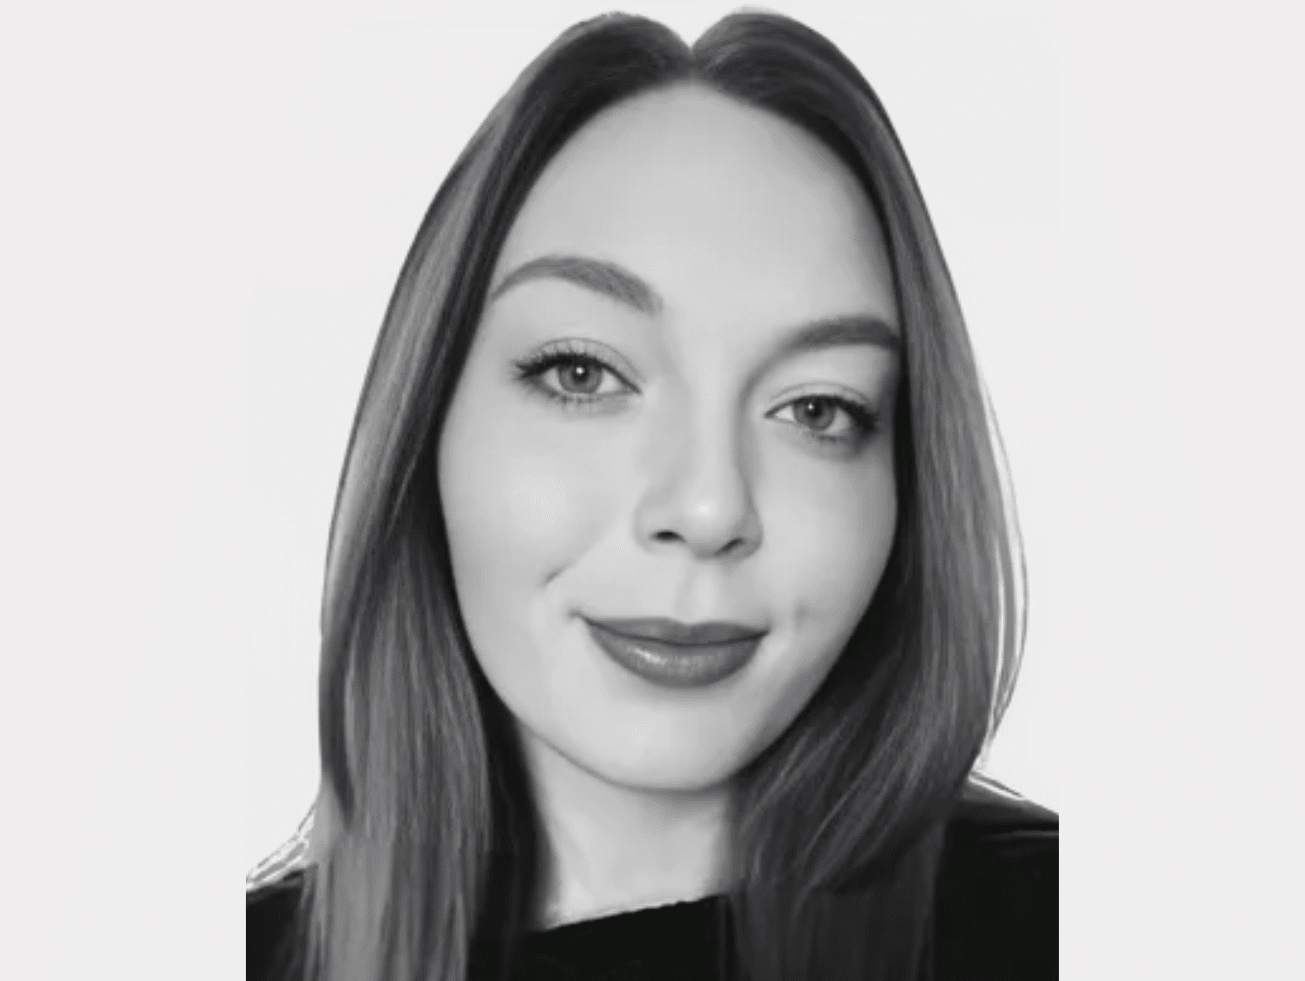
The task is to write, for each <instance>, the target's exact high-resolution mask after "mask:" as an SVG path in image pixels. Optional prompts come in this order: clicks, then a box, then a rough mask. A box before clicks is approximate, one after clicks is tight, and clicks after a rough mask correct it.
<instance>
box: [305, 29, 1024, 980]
mask: <svg viewBox="0 0 1305 981" xmlns="http://www.w3.org/2000/svg"><path fill="white" fill-rule="evenodd" d="M673 84H696V85H704V86H709V87H712V88H714V89H716V90H718V91H720V92H722V93H725V94H727V95H729V96H732V97H734V98H737V99H739V100H742V101H743V102H746V103H749V104H751V105H754V106H758V107H761V108H763V109H766V110H768V111H770V112H773V113H775V114H777V115H778V116H781V117H783V118H785V119H787V120H790V121H792V122H794V123H796V124H797V125H799V126H801V127H803V128H805V129H806V130H807V131H809V132H810V133H812V134H813V135H814V136H816V137H817V138H819V139H820V140H821V141H823V142H824V143H825V144H826V145H827V146H829V147H830V148H831V149H832V150H833V151H834V152H835V153H836V154H837V155H838V156H839V157H840V158H841V159H842V160H843V162H844V163H846V164H847V165H848V166H849V167H850V168H851V170H852V171H853V172H854V173H855V174H856V176H857V177H858V178H859V179H860V181H861V182H862V184H863V186H864V188H865V190H866V193H867V195H868V197H869V199H870V201H871V203H872V204H873V206H874V208H875V210H876V212H877V214H878V217H879V219H880V222H881V224H882V227H883V229H884V233H885V236H886V239H887V242H888V246H889V253H890V258H891V262H892V267H893V273H894V277H895V281H896V290H897V295H898V303H899V310H900V313H901V318H902V333H903V364H904V376H903V383H902V385H901V389H900V392H899V396H898V398H899V406H898V410H897V420H898V422H897V431H896V433H895V437H894V438H895V462H896V468H897V479H898V487H899V512H898V515H899V516H898V528H897V533H896V538H895V541H894V545H893V551H892V554H891V557H890V559H889V562H888V566H887V569H886V570H885V572H884V575H883V578H882V581H881V583H880V585H879V588H878V590H877V592H876V594H875V596H874V599H873V601H872V602H871V605H870V607H869V609H868V610H867V612H866V614H865V616H864V618H863V620H862V622H861V624H860V626H859V627H858V629H857V631H856V632H855V634H854V635H853V637H852V639H851V641H850V642H849V644H848V645H847V648H846V650H845V651H844V653H843V655H842V657H841V658H840V660H839V661H838V663H837V664H836V666H835V667H834V669H833V671H832V672H831V673H830V675H829V677H828V678H827V680H826V682H825V683H824V685H823V686H822V687H821V688H820V690H819V691H818V692H817V693H816V695H815V696H814V697H813V698H812V700H811V701H810V703H809V704H808V705H807V706H806V707H805V708H804V710H803V711H802V712H801V714H800V715H799V716H798V718H797V719H796V720H795V722H794V723H793V724H792V725H791V726H790V727H789V729H788V730H786V731H785V732H784V733H783V734H782V735H781V736H780V737H779V738H778V739H777V740H776V741H775V742H774V743H773V744H772V745H771V746H770V747H769V748H768V749H767V750H766V751H765V752H764V753H763V754H762V755H761V756H760V757H759V758H758V759H756V760H755V761H754V762H753V763H752V764H750V765H749V766H748V767H747V769H746V770H745V771H744V772H743V773H741V774H739V775H738V778H737V781H736V782H737V790H736V794H735V799H734V801H733V814H734V818H733V823H734V836H733V846H732V847H733V849H734V851H733V855H732V859H733V865H734V868H735V870H736V873H737V874H736V876H735V880H736V881H735V882H734V884H733V885H732V887H731V891H730V893H729V896H728V906H729V910H730V914H731V922H732V924H733V928H732V936H733V944H732V948H733V949H732V950H731V951H729V955H730V956H731V957H732V958H733V962H734V964H735V965H736V972H737V975H738V976H743V977H748V978H751V979H753V981H780V979H785V981H794V979H801V978H820V979H824V981H832V979H837V978H842V977H847V978H851V977H857V978H882V979H888V978H915V977H920V976H922V972H925V971H927V960H928V958H927V934H928V926H929V918H930V910H931V908H932V902H933V882H934V878H935V876H936V870H937V864H938V856H939V852H940V848H941V830H942V821H943V820H944V817H945V815H946V814H947V812H948V810H949V808H950V806H951V804H952V802H953V801H954V800H955V799H956V796H957V795H958V793H959V791H960V789H961V787H962V785H963V784H964V781H965V779H966V777H967V776H968V774H969V773H970V771H971V769H972V768H973V766H974V764H975V761H976V760H977V759H978V757H979V755H980V753H981V751H982V749H983V748H984V746H985V744H986V740H987V739H988V738H990V736H991V734H992V732H993V731H995V728H996V726H997V724H998V722H999V721H1000V718H1001V715H1002V712H1003V711H1004V708H1005V704H1006V701H1007V700H1008V698H1009V695H1010V691H1011V688H1012V686H1013V683H1014V678H1015V675H1016V671H1017V667H1018V662H1019V652H1020V649H1021V644H1022V640H1023V630H1022V623H1023V615H1024V612H1023V590H1024V582H1023V570H1022V560H1021V558H1020V546H1019V539H1018V531H1017V527H1016V524H1015V517H1014V510H1013V503H1012V501H1011V498H1010V492H1009V488H1008V486H1007V485H1006V484H1005V482H1004V478H1003V473H1004V471H1003V469H1002V463H1001V460H1002V454H1001V447H1000V440H999V437H998V435H997V432H996V428H995V423H994V421H993V419H992V417H991V413H990V411H989V407H988V403H987V399H986V396H985V393H984V390H983V386H982V383H981V381H980V377H979V373H978V369H977V367H976V365H975V362H974V358H973V355H972V352H971V348H970V343H969V340H968V337H967V334H966V330H965V325H964V322H963V319H962V316H961V312H960V308H959V305H958V302H957V299H956V295H955V292H954V289H953V287H952V283H951V279H950V276H949V274H948V271H947V267H946V265H945V262H944V260H943V256H942V252H941V250H940V247H939V244H938V241H937V239H936V237H935V234H934V231H933V227H932V224H931V222H930V219H929V216H928V213H927V211H926V209H925V205H924V202H923V199H922V197H921V194H920V191H919V189H918V187H917V185H916V182H915V179H914V177H913V175H912V172H911V169H910V166H909V164H908V162H907V159H906V156H905V154H904V152H903V150H902V148H901V146H900V144H899V142H898V140H897V137H896V135H895V133H894V131H893V128H892V126H891V124H890V122H889V120H888V117H887V115H886V114H885V112H884V110H883V107H882V106H881V105H880V103H879V100H878V99H877V97H876V96H875V94H874V92H873V91H872V90H871V88H870V86H869V85H868V84H867V82H866V81H865V79H864V78H863V77H862V76H861V74H860V73H859V72H858V70H857V69H856V68H855V67H854V66H853V65H852V64H851V63H850V62H849V61H848V60H847V59H846V58H845V57H844V56H843V55H842V54H841V53H840V52H839V51H838V50H837V49H836V48H835V47H834V46H833V45H832V44H831V43H830V42H828V41H827V40H825V39H824V38H823V37H821V36H820V35H819V34H817V33H815V32H813V31H811V30H809V29H808V28H806V27H804V26H802V25H801V24H799V23H797V22H795V21H793V20H791V19H788V18H785V17H782V16H779V15H773V14H762V13H740V14H735V15H731V16H729V17H726V18H725V19H724V20H722V21H720V22H718V23H717V24H716V25H715V26H714V27H712V28H711V29H710V30H708V31H707V32H706V34H704V35H703V36H702V37H701V38H700V39H699V40H698V41H697V42H696V43H695V44H693V45H692V46H689V45H687V44H685V42H684V41H682V40H681V39H680V38H679V37H678V36H676V35H675V34H674V33H672V32H671V31H670V30H668V29H667V28H665V27H662V26H661V25H659V24H657V23H655V22H653V21H650V20H646V19H643V18H640V17H633V16H626V15H618V14H614V15H607V16H603V17H599V18H595V19H593V20H589V21H586V22H584V23H581V24H579V25H577V26H575V27H573V28H571V29H570V30H568V31H566V32H565V33H563V34H562V36H561V37H560V38H558V40H557V41H556V42H554V43H553V45H552V46H550V47H549V48H548V49H547V50H546V51H545V52H544V53H543V54H542V55H540V56H539V57H538V58H537V59H536V60H535V61H534V62H533V63H532V64H531V65H530V66H529V67H528V68H527V69H526V70H525V71H524V72H523V73H522V75H521V76H520V77H519V78H518V80H517V81H516V83H515V84H514V85H513V86H512V88H511V90H510V91H509V92H508V93H507V94H506V95H505V96H504V97H503V99H502V100H501V101H500V102H499V103H498V104H497V106H496V107H495V108H494V110H493V111H492V112H491V114H490V116H489V118H488V119H487V120H486V121H485V122H484V123H483V125H482V126H481V127H480V129H479V130H478V131H477V133H476V134H475V136H474V137H473V138H472V140H471V142H470V144H469V145H468V146H467V148H466V150H465V151H464V152H463V154H462V155H461V157H460V158H459V159H458V161H457V163H456V164H455V166H454V167H453V169H452V171H451V173H450V174H449V176H448V177H447V179H446V180H445V181H444V183H443V185H442V186H441V187H440V188H439V190H438V192H437V194H436V195H435V198H434V201H433V202H432V204H431V206H430V208H429V210H428V212H427V214H426V216H425V218H424V220H423V221H422V223H421V226H420V228H419V230H418V232H417V235H416V239H415V241H414V243H413V245H412V247H411V250H410V251H409V253H408V256H407V259H406V261H405V263H404V265H403V268H402V271H401V272H400V275H399V277H398V281H397V284H396V286H395V288H394V292H393V296H392V298H391V301H390V304H389V307H388V309H387V311H386V313H385V318H384V321H383V324H382V327H381V331H380V334H379V337H378V340H377V343H376V346H375V349H374V351H373V354H372V358H371V362H370V364H369V366H368V370H367V375H366V380H365V383H364V386H363V392H362V396H361V399H360V402H359V406H358V410H357V414H356V416H355V419H354V424H353V431H352V434H351V437H350V441H349V449H348V453H347V456H346V460H345V464H344V469H343V474H342V477H341V481H340V485H339V489H338V495H337V500H336V506H335V512H334V516H333V520H332V526H331V539H330V550H329V555H328V559H327V570H326V588H325V597H324V602H323V609H322V657H321V673H320V686H319V698H320V720H319V721H320V733H319V737H320V744H321V758H322V788H321V793H320V796H319V800H318V804H317V812H318V816H317V822H318V823H317V826H316V827H315V828H314V832H313V834H314V842H313V874H312V881H313V886H312V888H311V889H309V890H306V892H305V901H304V906H303V909H302V910H301V914H302V925H303V927H304V929H305V930H306V940H307V955H308V961H309V963H308V967H309V973H310V976H312V977H315V978H318V979H320V981H382V979H385V981H418V979H421V981H463V979H465V978H467V977H468V976H469V975H470V972H471V967H472V963H473V958H475V957H477V956H479V955H478V954H477V945H476V939H477V938H478V937H483V936H486V935H488V933H490V932H492V933H493V934H494V935H495V937H497V938H499V939H501V941H502V943H501V944H500V945H499V949H504V950H510V949H511V947H512V944H513V943H514V941H515V939H516V938H518V937H520V936H521V934H522V933H523V932H524V931H525V930H526V929H527V927H528V917H529V915H530V910H531V908H532V903H533V900H534V895H535V889H536V883H537V881H538V871H539V870H538V867H537V866H538V862H537V855H538V853H539V850H540V847H539V841H540V836H539V828H538V823H537V817H536V810H535V804H534V801H533V800H532V799H531V793H530V788H529V783H528V781H527V780H526V778H525V771H524V767H523V763H522V754H521V748H520V746H519V745H518V743H517V741H516V737H515V734H514V732H513V729H512V727H511V726H510V725H509V724H508V723H507V719H506V718H505V716H506V709H505V708H504V706H503V705H502V703H501V702H499V700H498V699H497V697H496V696H495V694H494V692H493V691H492V689H490V687H489V686H488V684H487V683H486V681H485V679H484V677H483V675H482V674H481V673H480V671H479V668H478V666H477V664H476V660H475V658H474V657H473V656H472V652H471V649H470V644H469V642H468V639H467V635H466V632H465V629H464V627H463V625H462V622H461V618H460V614H459V608H458V603H457V598H456V595H455V593H454V586H453V580H452V575H451V570H450V565H449V558H448V549H447V543H446V541H445V532H444V527H443V519H442V517H441V507H440V501H439V494H438V487H437V483H436V479H435V476H436V467H435V465H434V453H435V451H436V446H437V443H438V434H439V433H440V431H441V426H442V422H443V419H444V416H445V413H446V410H447V407H448V405H449V402H450V399H451V397H452V395H453V391H454V387H455V385H456V383H457V380H458V377H459V373H460V371H461V369H462V365H463V363H464V361H465V359H466V357H467V353H468V350H469V348H470V345H471V341H472V336H473V332H474V330H475V327H476V324H477V321H478V318H479V314H480V309H481V307H482V305H483V302H484V299H485V294H486V290H487V287H488V283H489V277H490V274H491V271H492V269H493V266H494V262H495V259H496V256H497V254H498V251H499V248H500V246H501V245H502V242H503V240H504V238H505V236H506V234H507V231H508V229H509V227H510V225H511V223H512V221H513V218H514V216H515V215H516V213H517V211H518V209H519V208H520V206H521V204H522V201H523V199H524V197H525V195H526V194H527V193H528V191H529V189H530V187H531V186H532V184H533V183H534V181H535V179H536V178H537V177H538V175H539V173H540V172H541V170H542V169H543V167H544V166H545V165H546V164H547V162H548V161H549V160H550V158H551V157H552V156H553V155H554V154H555V153H556V152H557V151H558V149H559V148H560V147H561V146H562V145H563V143H565V142H566V140H567V139H568V138H569V137H570V136H571V135H572V134H574V133H575V132H576V131H577V130H578V129H579V128H580V127H581V126H583V125H584V124H585V123H586V122H587V121H588V120H590V119H592V118H593V117H594V116H595V115H596V114H597V113H599V112H600V111H602V110H603V109H605V108H607V107H609V106H612V105H614V104H615V103H617V102H619V101H621V100H623V99H626V98H629V97H631V96H633V95H636V94H638V93H641V92H644V91H648V90H651V89H653V88H656V87H660V86H666V85H673ZM858 944H861V945H864V949H858V948H856V945H858ZM831 950H836V951H837V958H836V960H832V961H827V960H825V958H827V957H828V956H829V952H830V951H831ZM492 967H493V968H494V969H495V971H503V972H506V971H507V970H508V969H510V965H509V964H507V963H506V962H504V963H495V964H493V965H492ZM503 976H506V975H505V974H504V975H503Z"/></svg>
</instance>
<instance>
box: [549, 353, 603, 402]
mask: <svg viewBox="0 0 1305 981" xmlns="http://www.w3.org/2000/svg"><path fill="white" fill-rule="evenodd" d="M599 371H600V369H599V368H598V367H597V366H596V365H592V364H586V363H585V362H583V361H572V362H570V363H569V364H565V365H562V366H561V367H559V368H558V370H557V374H558V378H559V380H560V381H561V383H562V387H563V388H564V389H566V390H567V391H569V392H579V393H581V394H583V395H592V394H593V393H594V392H596V391H598V382H599V379H600V375H599Z"/></svg>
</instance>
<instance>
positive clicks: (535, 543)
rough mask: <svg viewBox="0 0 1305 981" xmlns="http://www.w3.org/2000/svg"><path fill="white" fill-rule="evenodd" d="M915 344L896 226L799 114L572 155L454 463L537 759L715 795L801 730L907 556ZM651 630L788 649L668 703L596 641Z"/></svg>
mask: <svg viewBox="0 0 1305 981" xmlns="http://www.w3.org/2000/svg"><path fill="white" fill-rule="evenodd" d="M541 259H548V260H549V261H547V262H543V263H538V262H537V260H541ZM600 263H601V264H602V265H598V264H600ZM531 264H534V265H531ZM518 271H520V273H519V274H518V275H514V274H515V273H518ZM898 336H899V334H898V311H897V306H896V302H895V298H894V292H893V285H892V277H891V271H890V266H889V262H888V259H887V255H886V250H885V246H884V243H883V235H882V231H881V229H880V227H879V225H878V222H877V220H876V218H875V215H874V212H873V210H872V209H871V207H870V205H869V203H868V201H867V200H866V198H865V196H864V193H863V192H862V190H861V189H860V187H859V186H858V184H857V183H856V180H855V178H854V177H853V175H852V174H851V172H850V171H849V170H848V169H847V168H846V167H845V166H844V165H843V164H842V163H841V162H840V161H839V160H837V158H836V157H835V156H834V155H833V154H832V153H831V152H830V151H828V150H827V149H825V148H824V147H823V146H822V145H821V144H820V143H819V142H817V141H816V140H814V139H813V138H811V137H809V136H807V135H805V134H804V133H803V132H802V131H800V130H798V129H797V128H795V127H794V126H792V125H791V124H789V123H787V122H785V121H783V120H780V119H778V118H776V117H773V116H771V115H769V114H768V113H764V112H761V111H759V110H756V109H752V108H748V107H745V106H742V105H740V104H738V103H735V102H734V101H732V100H729V99H727V98H725V97H723V96H721V95H718V94H715V93H713V92H710V91H708V90H705V89H702V88H692V87H678V88H674V89H670V90H664V91H661V92H655V93H651V94H645V95H643V96H640V97H638V98H636V99H634V100H632V101H630V102H627V103H625V104H622V105H618V106H616V107H614V108H612V109H610V110H608V111H607V112H605V113H603V114H602V115H600V116H599V117H598V118H596V119H595V120H594V121H592V122H591V123H590V124H588V125H587V126H586V127H584V128H583V129H582V130H581V131H580V132H579V133H578V134H577V135H576V136H575V137H574V138H573V139H572V140H571V141H570V142H569V143H568V144H567V145H566V146H565V147H564V148H563V149H562V150H561V151H560V152H559V153H558V154H557V156H556V157H555V158H554V159H553V160H552V161H551V162H550V163H549V165H548V167H547V168H546V170H545V171H544V173H543V174H542V175H541V177H540V179H539V180H538V182H537V183H536V185H535V186H534V187H533V188H532V189H531V191H530V194H529V196H528V197H527V199H526V201H525V204H524V206H523V207H522V209H521V212H520V214H519V216H518V217H517V219H516V222H515V224H514V225H513V226H512V228H511V230H510V232H509V234H508V237H507V240H506V242H505V243H504V246H503V249H502V253H501V255H500V256H499V259H498V264H497V266H496V269H495V272H494V275H493V279H492V282H491V287H490V299H489V301H488V302H487V305H486V307H485V311H484V316H483V319H482V321H481V323H480V325H479V328H478V330H477V333H476V337H475V341H474V343H473V346H472V349H471V352H470V354H469V356H468V360H467V363H466V367H465V369H464V371H463V374H462V376H461V378H460V380H459V384H458V388H457V391H456V393H455V395H454V399H453V402H452V405H451V407H450V411H449V415H448V418H447V421H446V423H445V426H444V430H443V433H442V437H441V442H440V447H439V487H440V495H441V498H442V503H443V510H444V518H445V522H446V525H447V529H448V541H449V549H450V553H451V560H452V564H453V572H454V578H455V583H456V588H457V595H458V599H459V602H460V605H461V610H462V615H463V619H464V622H465V624H466V628H467V631H468V634H469V636H470V639H471V642H472V646H473V648H474V650H475V655H476V657H477V659H478V660H479V663H480V665H481V667H482V669H483V671H484V672H485V675H486V676H487V678H488V679H489V681H490V683H491V684H492V686H493V687H494V689H495V691H496V692H497V693H498V695H499V697H500V698H501V699H502V700H503V702H504V703H505V704H506V706H507V707H508V709H509V710H510V711H511V712H512V713H513V714H514V715H515V717H516V719H517V721H518V723H519V726H520V730H521V733H522V736H523V738H524V739H525V740H527V742H528V743H530V742H532V741H533V743H534V745H535V746H536V747H537V746H539V745H540V744H542V745H544V746H547V747H548V748H550V749H551V750H553V751H554V752H555V753H558V754H560V755H561V756H563V757H565V758H567V759H568V760H570V761H571V762H572V763H574V764H576V765H578V766H580V767H582V768H583V769H585V770H587V771H588V772H590V773H592V774H594V775H597V776H598V777H600V778H602V779H604V780H606V781H608V782H610V783H613V784H617V785H623V786H629V787H635V788H640V789H647V790H652V789H664V790H705V789H708V788H711V787H716V786H719V785H721V784H723V783H724V782H725V781H727V780H728V779H729V778H730V777H731V776H732V775H734V774H735V773H736V772H737V771H739V770H740V769H741V768H742V767H744V766H745V765H747V764H748V763H749V762H750V761H752V760H753V759H754V758H755V757H756V756H757V755H758V754H759V753H760V752H761V751H762V750H763V749H765V748H766V746H767V745H768V744H770V743H771V742H772V741H773V740H774V739H775V738H776V737H777V736H779V735H780V733H782V732H783V731H784V729H785V728H786V727H787V726H788V725H789V723H790V722H792V720H793V719H794V717H795V716H796V715H797V713H798V712H799V711H800V710H801V709H802V707H803V706H804V705H805V704H806V703H807V701H808V700H809V699H810V697H811V696H812V694H813V693H814V692H815V690H816V688H817V687H818V686H819V685H820V683H821V682H822V681H823V679H824V678H825V676H826V675H827V673H828V672H829V670H830V669H831V668H832V667H833V664H834V662H835V661H836V660H837V658H838V656H839V654H840V653H841V652H842V650H843V647H844V645H845V643H846V642H847V640H848V638H849V637H850V636H851V634H852V631H853V630H854V629H855V627H856V625H857V623H858V622H859V620H860V619H861V616H862V614H863V613H864V612H865V610H866V607H867V605H868V604H869V602H870V599H871V597H872V595H873V593H874V591H875V587H876V586H877V585H878V583H879V579H880V576H881V574H882V572H883V569H884V565H885V563H886V561H887V557H888V553H889V550H890V547H891V545H892V541H893V534H894V529H895V526H896V520H897V499H896V488H895V482H894V472H893V447H892V444H893V440H892V432H893V426H894V419H893V406H894V401H895V394H896V388H897V384H898V370H899V362H898V355H897V353H896V340H897V338H898ZM631 617H636V618H638V617H660V618H668V619H673V620H678V621H682V622H684V623H686V624H699V623H702V622H704V621H731V622H733V623H736V624H741V625H744V626H746V627H748V628H751V629H752V630H753V631H754V632H756V633H759V634H763V636H762V639H761V642H760V644H759V646H756V648H755V653H754V654H753V656H752V658H751V660H749V661H748V662H747V663H746V664H744V665H743V666H742V667H741V668H739V669H737V670H736V671H734V673H732V674H729V675H728V676H726V677H724V678H721V679H719V680H716V681H714V682H712V683H709V684H705V685H699V686H696V687H674V686H667V685H665V684H659V683H654V682H652V681H649V680H647V679H646V678H645V677H643V676H641V675H639V674H636V673H634V672H632V671H631V670H628V669H627V668H626V667H623V666H622V665H621V664H620V663H619V662H618V660H616V659H614V658H613V657H612V656H609V654H608V653H606V652H605V649H604V647H603V646H601V645H600V643H599V642H598V641H597V640H596V635H595V631H594V630H593V629H592V628H591V627H590V625H589V624H590V622H591V621H594V620H610V619H616V618H631Z"/></svg>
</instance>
